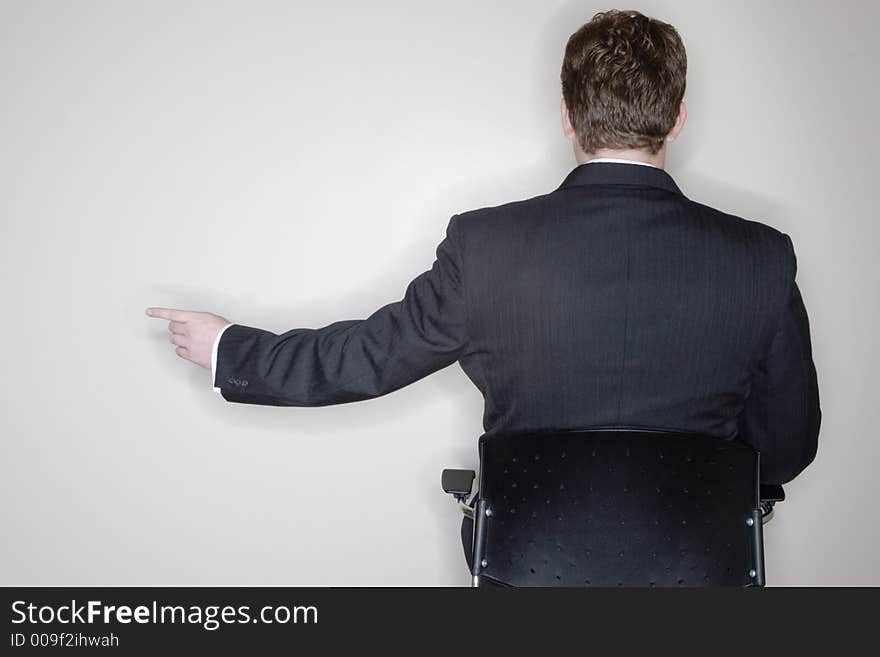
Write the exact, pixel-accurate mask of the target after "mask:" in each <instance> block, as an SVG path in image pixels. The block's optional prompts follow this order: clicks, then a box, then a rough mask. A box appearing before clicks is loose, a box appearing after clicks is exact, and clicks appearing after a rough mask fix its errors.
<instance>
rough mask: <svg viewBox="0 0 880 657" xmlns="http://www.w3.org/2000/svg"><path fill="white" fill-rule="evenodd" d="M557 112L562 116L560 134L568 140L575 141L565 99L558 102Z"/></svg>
mask: <svg viewBox="0 0 880 657" xmlns="http://www.w3.org/2000/svg"><path fill="white" fill-rule="evenodd" d="M559 110H560V112H561V114H562V134H564V135H565V136H566V138H568V139H575V134H574V128H573V127H572V125H571V117H570V116H569V114H568V105H566V104H565V98H563V99H562V100H561V101H560V102H559Z"/></svg>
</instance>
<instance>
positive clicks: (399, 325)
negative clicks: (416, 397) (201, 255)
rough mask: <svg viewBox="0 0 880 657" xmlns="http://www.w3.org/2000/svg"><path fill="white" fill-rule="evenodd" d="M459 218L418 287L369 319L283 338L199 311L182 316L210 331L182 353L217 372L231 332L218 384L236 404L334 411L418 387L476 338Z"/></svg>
mask: <svg viewBox="0 0 880 657" xmlns="http://www.w3.org/2000/svg"><path fill="white" fill-rule="evenodd" d="M457 220H458V217H457V216H454V217H452V219H451V220H450V222H449V225H448V227H447V229H446V237H445V238H444V239H443V241H442V242H440V244H439V245H438V247H437V252H436V259H435V261H434V263H433V265H432V267H431V269H429V270H428V271H426V272H423V273H422V274H420V275H419V276H417V277H416V278H415V279H414V280H413V281H411V282H410V283H409V285H408V286H407V288H406V292H405V293H404V296H403V298H402V299H401V300H400V301H396V302H394V303H389V304H387V305H385V306H383V307H382V308H379V309H378V310H376V311H375V312H374V313H373V314H371V315H370V316H369V317H367V318H366V319H357V320H345V321H339V322H334V323H332V324H329V325H328V326H325V327H323V328H318V329H311V328H297V329H291V330H289V331H287V332H285V333H282V334H280V335H278V334H275V333H271V332H269V331H265V330H263V329H259V328H254V327H249V326H243V325H240V324H232V325H229V323H228V322H227V321H226V320H224V319H223V318H219V317H217V316H216V315H209V314H208V313H191V314H190V315H189V316H187V317H186V318H185V319H184V318H183V317H181V316H178V317H179V319H184V321H185V324H190V323H192V324H193V325H194V326H201V324H200V322H201V321H202V320H203V319H204V320H205V321H207V322H208V323H209V324H210V327H211V328H210V330H200V332H199V336H200V337H199V339H200V341H201V342H200V344H199V345H198V346H196V347H193V346H191V345H187V344H186V343H184V342H182V341H181V345H180V346H179V347H178V348H179V349H180V348H181V347H182V348H184V349H186V352H185V353H193V351H197V352H198V354H199V356H201V357H202V360H201V361H200V362H199V364H200V365H203V366H205V367H210V365H211V347H212V345H213V344H214V338H216V337H217V334H218V333H219V332H220V331H221V330H222V331H223V334H222V336H221V337H220V340H219V343H218V345H217V362H216V371H215V375H214V386H215V387H217V388H219V389H220V392H221V394H222V395H223V397H224V398H225V399H227V400H228V401H234V402H242V403H250V404H268V405H274V406H325V405H329V404H341V403H344V402H351V401H358V400H361V399H369V398H371V397H378V396H380V395H384V394H386V393H389V392H392V391H393V390H397V389H398V388H401V387H403V386H405V385H407V384H409V383H412V382H414V381H417V380H418V379H421V378H422V377H424V376H426V375H428V374H430V373H432V372H435V371H437V370H439V369H441V368H443V367H446V366H447V365H450V364H452V363H454V362H455V361H456V360H458V358H459V356H460V354H461V353H462V351H463V349H464V347H465V344H466V340H467V334H466V310H465V299H464V290H463V285H462V265H461V237H460V234H459V227H458V224H457ZM151 310H152V311H167V309H151ZM170 312H177V313H180V312H183V311H170ZM148 314H151V315H152V316H156V317H165V318H169V319H173V318H172V317H170V316H168V317H166V316H165V315H163V314H155V313H151V312H150V311H148ZM194 315H198V316H207V317H206V318H203V317H193V316H194ZM211 318H216V319H217V320H220V321H215V320H213V319H211ZM172 324H174V321H172ZM205 341H206V342H205ZM175 344H177V343H175ZM178 354H179V355H182V356H183V357H186V356H185V355H183V354H182V353H181V352H178Z"/></svg>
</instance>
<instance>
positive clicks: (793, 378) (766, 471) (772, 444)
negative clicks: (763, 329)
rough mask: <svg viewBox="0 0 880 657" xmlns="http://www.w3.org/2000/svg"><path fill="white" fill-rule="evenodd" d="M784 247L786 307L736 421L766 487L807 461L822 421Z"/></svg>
mask: <svg viewBox="0 0 880 657" xmlns="http://www.w3.org/2000/svg"><path fill="white" fill-rule="evenodd" d="M787 237H788V236H786V238H787ZM788 249H789V257H790V258H791V262H792V263H793V265H792V274H791V282H790V287H789V291H788V295H787V298H786V300H785V307H784V308H783V310H782V313H781V317H780V320H779V322H778V324H777V326H776V329H775V333H774V334H773V337H772V339H771V341H770V345H769V349H768V350H767V352H766V354H765V355H764V357H763V359H761V360H760V361H759V363H758V367H757V370H756V372H755V373H754V375H753V379H752V382H751V387H750V394H749V396H748V398H747V399H746V403H745V407H744V409H743V414H742V416H741V423H740V428H741V432H742V433H743V434H744V437H745V439H746V440H747V441H748V442H749V443H750V444H752V445H753V446H754V447H755V448H757V449H758V450H760V452H761V482H762V483H767V484H784V483H787V482H789V481H791V480H792V479H794V478H795V477H796V476H797V475H798V474H800V472H801V471H802V470H803V469H804V468H806V467H807V466H808V465H809V464H810V463H812V461H813V459H814V458H815V456H816V451H817V448H818V438H819V425H820V422H821V418H822V413H821V410H820V408H819V389H818V384H817V380H816V368H815V366H814V364H813V356H812V348H811V344H810V324H809V320H808V318H807V311H806V308H805V307H804V302H803V298H802V297H801V292H800V289H799V288H798V285H797V282H796V281H795V280H794V273H795V271H796V269H797V264H796V259H795V255H794V249H793V248H792V246H791V240H790V239H788Z"/></svg>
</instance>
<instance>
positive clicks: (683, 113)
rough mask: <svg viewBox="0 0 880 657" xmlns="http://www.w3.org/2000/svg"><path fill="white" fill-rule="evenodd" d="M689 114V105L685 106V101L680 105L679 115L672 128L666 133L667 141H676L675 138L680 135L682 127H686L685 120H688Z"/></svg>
mask: <svg viewBox="0 0 880 657" xmlns="http://www.w3.org/2000/svg"><path fill="white" fill-rule="evenodd" d="M687 115H688V113H687V107H685V105H684V103H681V105H679V106H678V116H676V117H675V123H674V124H673V126H672V130H670V131H669V134H668V135H666V141H675V138H676V137H678V135H679V133H680V132H681V129H682V128H684V122H685V121H686V120H687Z"/></svg>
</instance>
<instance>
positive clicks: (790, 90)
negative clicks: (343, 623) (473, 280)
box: [0, 0, 880, 585]
mask: <svg viewBox="0 0 880 657" xmlns="http://www.w3.org/2000/svg"><path fill="white" fill-rule="evenodd" d="M632 6H634V7H635V8H638V9H641V10H642V11H644V12H645V13H648V14H652V15H656V16H658V17H659V18H662V19H664V20H667V21H670V22H672V23H673V24H674V25H676V26H677V27H678V28H679V30H680V32H681V34H682V36H683V38H684V41H685V44H686V46H687V48H688V54H689V59H690V70H689V78H688V92H687V95H686V102H687V103H688V107H689V110H690V117H689V121H688V124H687V125H686V127H685V131H684V133H683V134H682V136H681V138H680V141H679V142H677V143H676V144H674V146H673V148H672V151H671V153H670V158H669V161H668V170H669V171H670V172H671V174H672V175H673V177H674V178H675V179H676V181H677V182H678V183H679V185H680V186H681V187H682V189H683V190H684V192H685V194H687V195H688V196H690V197H692V198H695V199H697V200H699V201H701V202H704V203H707V204H710V205H714V206H717V207H719V208H721V209H723V210H725V211H728V212H732V213H735V214H739V215H742V216H746V217H749V218H752V219H756V220H760V221H764V222H766V223H769V224H771V225H773V226H775V227H777V228H779V229H781V230H784V231H786V232H788V233H790V234H791V235H792V237H793V239H794V242H795V246H796V249H797V253H798V256H799V265H800V271H799V277H798V280H799V282H800V285H801V287H802V290H803V294H804V298H805V301H806V304H807V308H808V311H809V313H810V316H811V320H812V330H813V343H814V350H815V360H816V366H817V369H818V372H819V377H820V392H821V397H822V407H823V411H824V421H823V426H822V434H821V437H820V448H819V454H818V457H817V460H816V462H815V463H814V464H813V465H812V466H811V467H810V468H809V469H808V470H807V471H806V472H805V473H804V474H803V475H802V476H801V477H800V478H799V479H797V480H796V481H795V482H794V483H792V484H791V485H790V486H789V487H788V494H789V498H790V499H789V501H787V502H786V503H785V505H784V506H783V507H781V511H780V514H779V516H778V517H777V519H776V520H775V521H774V522H773V524H771V525H769V526H768V528H767V534H766V544H767V550H768V554H767V564H768V579H769V582H770V583H771V584H875V585H876V584H880V564H878V559H877V554H878V552H880V523H878V520H877V512H876V506H875V498H877V496H878V493H880V484H878V480H877V477H876V471H877V463H878V461H880V440H878V436H877V435H876V430H877V427H878V426H880V412H878V406H880V404H878V395H877V390H878V388H877V372H878V370H880V359H878V348H877V337H876V333H877V325H878V320H880V317H878V315H880V295H878V283H880V267H878V264H877V260H876V253H877V243H878V237H880V235H878V228H877V221H876V220H877V216H876V210H875V207H874V199H875V198H876V187H877V184H876V181H875V178H876V175H877V173H876V172H877V168H876V165H875V163H874V159H875V158H876V157H877V152H878V150H880V144H878V137H877V129H876V110H877V106H878V100H880V97H878V92H877V73H876V52H875V50H874V47H873V46H872V39H873V34H872V31H873V29H874V27H875V26H876V24H877V21H878V20H880V9H878V5H877V3H875V2H863V3H859V2H840V1H836V2H818V1H816V2H809V3H805V2H766V1H750V2H735V3H731V2H706V1H705V0H692V1H688V2H683V1H681V2H638V3H632ZM604 8H607V5H600V4H597V3H593V2H571V1H565V2H559V1H556V2H548V1H541V2H537V1H534V2H526V1H513V0H491V1H482V2H474V0H445V1H444V2H441V3H425V2H411V1H407V0H393V1H392V0H379V1H374V2H370V3H364V2H357V1H354V0H346V1H337V2H334V3H315V2H307V3H306V2H210V3H209V2H156V1H153V2H149V3H142V2H76V3H73V2H36V1H21V2H9V1H3V2H2V3H0V85H2V86H0V88H2V102H0V217H2V221H3V240H2V247H0V248H2V250H3V257H2V263H0V285H2V300H3V301H2V303H3V322H2V328H0V332H2V334H0V335H2V344H3V349H2V370H3V376H2V377H0V400H2V401H0V404H2V414H3V422H2V450H3V454H2V458H0V477H2V483H0V486H2V506H0V527H2V529H0V532H2V540H0V583H2V584H7V585H10V584H50V583H51V584H70V585H75V584H86V585H90V584H95V585H98V584H157V585H158V584H303V585H305V584H332V585H345V584H352V585H386V584H388V585H410V584H425V585H460V584H466V583H467V581H468V577H467V573H466V572H465V567H464V564H463V561H462V557H461V550H460V546H459V543H458V519H459V516H458V512H457V510H456V509H455V508H454V506H453V504H452V502H451V501H450V499H449V498H448V497H447V496H445V495H444V494H443V493H442V492H441V490H440V486H439V476H440V470H441V468H443V467H445V466H474V465H475V464H476V438H477V437H478V435H479V434H480V432H481V426H480V421H481V413H482V400H481V397H480V396H479V394H478V392H477V391H476V389H475V388H473V387H472V386H471V384H470V382H469V381H468V380H467V379H466V378H465V376H464V374H463V373H462V372H461V370H460V368H459V367H458V366H457V365H454V366H452V367H449V368H447V369H445V370H443V371H441V372H438V373H437V374H435V375H433V376H431V377H428V378H426V379H423V380H422V381H420V382H418V383H416V384H414V385H412V386H410V387H408V388H404V389H402V390H400V391H398V392H395V393H392V394H391V395H389V396H387V397H384V398H380V399H375V400H370V401H366V402H359V403H355V404H351V405H347V406H337V407H327V408H316V409H290V408H267V407H258V406H242V405H233V404H227V403H225V402H224V401H223V400H222V399H221V398H220V397H219V396H217V395H216V394H215V393H213V392H212V391H211V384H210V377H209V375H208V373H207V372H206V371H205V370H202V369H200V368H196V367H195V366H193V365H191V364H189V363H187V362H185V361H183V360H181V359H179V358H177V357H176V356H175V355H174V353H173V351H172V348H171V346H170V345H169V343H168V342H167V334H166V326H165V323H163V322H159V321H158V320H152V319H149V318H147V317H145V316H144V308H145V307H146V306H149V305H168V306H176V307H183V308H194V309H199V310H210V311H213V312H217V313H220V314H223V315H225V316H227V317H229V318H230V319H231V320H233V321H236V322H240V323H244V324H250V325H256V326H262V327H265V328H267V329H271V330H275V331H283V330H286V329H289V328H293V327H301V326H323V325H325V324H328V323H330V322H332V321H335V320H338V319H350V318H358V317H365V316H367V315H368V314H369V313H370V312H372V311H373V310H375V309H376V308H378V307H379V306H380V305H383V304H385V303H388V302H390V301H394V300H397V299H399V298H400V297H401V296H402V294H403V290H404V288H405V287H406V284H407V283H408V282H409V280H410V279H412V278H413V277H414V276H416V275H417V274H418V273H420V272H421V271H423V270H425V269H427V268H428V267H430V264H431V261H432V260H433V257H434V248H435V247H436V245H437V243H438V242H439V241H440V239H441V238H442V237H443V233H444V230H445V227H446V223H447V221H448V219H449V217H450V216H451V215H452V214H454V213H456V212H461V211H464V210H468V209H471V208H475V207H482V206H486V205H493V204H497V203H502V202H505V201H509V200H514V199H518V198H525V197H528V196H533V195H536V194H540V193H544V192H546V191H549V190H550V189H552V188H554V187H555V186H557V185H558V184H559V183H560V182H561V180H562V178H563V177H564V176H565V174H567V173H568V171H569V170H570V169H571V168H572V167H573V166H574V162H573V159H572V156H571V153H570V149H569V146H568V144H567V143H566V142H565V141H564V140H563V138H562V136H561V130H560V128H559V123H558V102H559V89H558V73H559V65H560V62H561V57H562V52H563V47H564V44H565V40H566V39H567V37H568V35H569V34H570V33H571V32H573V31H574V30H575V29H576V28H577V27H579V26H580V25H581V24H582V23H583V22H585V21H586V20H587V19H589V18H590V17H591V16H592V15H593V13H594V12H595V11H597V10H599V9H604ZM377 253H378V254H380V257H379V258H378V259H377V257H376V254H377Z"/></svg>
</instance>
